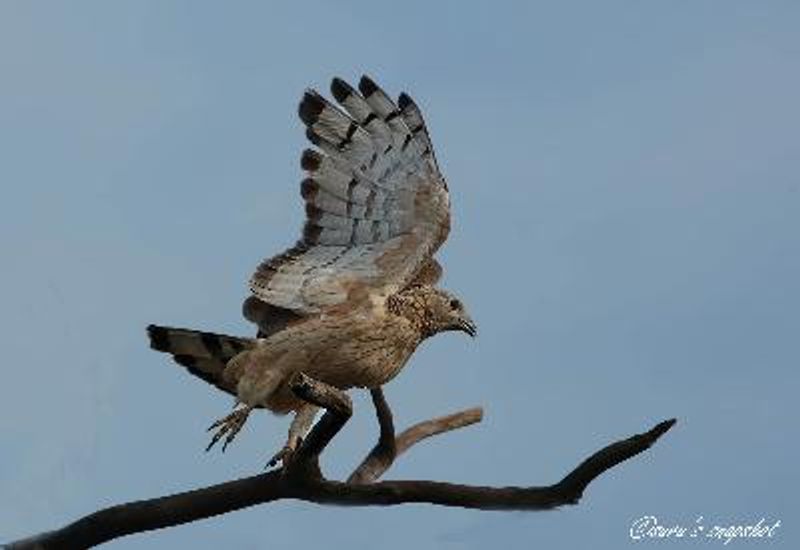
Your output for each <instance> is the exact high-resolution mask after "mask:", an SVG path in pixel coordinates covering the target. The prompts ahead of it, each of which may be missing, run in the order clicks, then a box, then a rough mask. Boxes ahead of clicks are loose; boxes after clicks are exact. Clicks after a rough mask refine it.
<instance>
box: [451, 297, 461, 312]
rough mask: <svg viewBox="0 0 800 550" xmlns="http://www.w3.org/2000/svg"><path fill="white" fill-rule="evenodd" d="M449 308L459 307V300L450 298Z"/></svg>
mask: <svg viewBox="0 0 800 550" xmlns="http://www.w3.org/2000/svg"><path fill="white" fill-rule="evenodd" d="M450 309H461V301H460V300H456V299H455V298H453V299H452V300H450Z"/></svg>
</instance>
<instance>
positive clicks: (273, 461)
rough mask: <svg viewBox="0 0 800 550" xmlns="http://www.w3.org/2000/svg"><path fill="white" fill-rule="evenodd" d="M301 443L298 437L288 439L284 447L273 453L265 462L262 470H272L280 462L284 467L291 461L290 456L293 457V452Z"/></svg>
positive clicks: (301, 440)
mask: <svg viewBox="0 0 800 550" xmlns="http://www.w3.org/2000/svg"><path fill="white" fill-rule="evenodd" d="M302 442H303V439H302V438H300V437H298V438H290V439H289V440H288V441H287V442H286V445H284V446H283V448H282V449H281V450H280V451H278V452H277V453H275V454H274V455H273V456H272V458H270V459H269V462H267V464H266V466H264V469H265V470H266V469H267V468H273V467H275V466H277V465H278V462H281V463H282V464H283V465H284V466H286V465H287V464H289V462H291V460H292V456H294V453H295V451H296V450H297V448H298V447H299V446H300V443H302Z"/></svg>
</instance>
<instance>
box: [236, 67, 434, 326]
mask: <svg viewBox="0 0 800 550" xmlns="http://www.w3.org/2000/svg"><path fill="white" fill-rule="evenodd" d="M331 93H332V95H333V97H334V99H335V100H336V101H337V102H338V103H339V105H340V106H341V108H340V107H337V106H335V105H333V104H332V103H330V102H329V101H327V100H326V99H325V98H324V97H322V96H321V95H320V94H318V93H317V92H316V91H314V90H307V91H306V93H305V94H304V95H303V98H302V100H301V102H300V105H299V108H298V114H299V116H300V119H301V120H302V121H303V123H304V124H305V126H306V135H307V137H308V139H309V141H311V143H312V144H313V145H315V146H316V147H317V149H307V150H306V151H304V152H303V154H302V156H301V160H300V164H301V166H302V168H303V169H304V170H306V171H307V172H308V177H307V178H306V179H304V180H303V182H302V183H301V186H300V193H301V196H302V198H303V200H304V201H305V204H306V223H305V226H304V228H303V234H302V238H301V239H300V240H299V241H298V243H297V244H296V245H295V246H294V247H292V248H290V249H289V250H287V251H285V252H283V253H282V254H279V255H277V256H273V257H271V258H268V259H267V260H265V261H264V262H262V264H261V265H260V266H259V267H258V269H257V270H256V272H255V274H254V275H253V276H252V278H251V280H250V288H251V291H252V292H253V295H254V296H255V297H256V298H258V299H259V300H262V301H263V302H266V303H268V304H271V305H273V306H277V307H279V308H285V309H288V310H291V311H293V312H295V313H298V314H310V313H315V312H319V311H321V310H323V309H325V308H327V307H330V306H336V305H339V304H343V303H348V302H352V301H355V300H358V299H363V298H364V297H366V296H368V295H369V294H370V293H373V292H387V291H388V292H391V291H393V290H396V289H399V288H402V287H405V286H408V285H409V284H412V283H414V282H415V281H419V280H428V279H431V276H430V274H429V271H430V269H431V266H436V267H438V263H436V262H435V260H433V258H432V256H433V254H434V253H435V252H436V250H437V249H438V248H439V246H441V244H442V243H443V242H444V240H445V239H446V238H447V234H448V232H449V228H450V202H449V195H448V192H447V186H446V184H445V181H444V177H443V176H442V175H441V173H440V172H439V169H438V166H437V164H436V159H435V156H434V153H433V147H432V144H431V141H430V136H429V135H428V131H427V128H426V126H425V123H424V120H423V119H422V114H421V112H420V110H419V108H418V107H417V105H416V104H415V103H414V102H413V100H411V98H409V97H408V96H407V95H406V94H401V96H400V98H399V106H398V105H396V104H395V103H394V102H393V101H392V100H391V98H389V96H388V95H387V94H386V92H384V91H383V90H382V89H381V88H380V87H378V86H377V84H375V82H374V81H372V80H371V79H370V78H369V77H366V76H365V77H362V79H361V81H360V82H359V86H358V90H356V89H355V88H353V87H352V86H350V85H349V84H347V83H346V82H345V81H343V80H341V79H339V78H335V79H334V80H333V82H332V84H331ZM432 262H433V263H432ZM426 273H428V275H426ZM440 273H441V269H438V272H437V273H436V276H435V277H433V278H432V279H433V280H435V279H438V275H439V274H440ZM420 277H421V279H420Z"/></svg>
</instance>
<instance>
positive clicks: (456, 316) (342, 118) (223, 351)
mask: <svg viewBox="0 0 800 550" xmlns="http://www.w3.org/2000/svg"><path fill="white" fill-rule="evenodd" d="M331 93H332V95H333V97H334V98H335V99H336V101H337V102H338V103H339V106H340V107H337V106H334V105H333V104H332V103H330V102H328V101H327V100H326V99H325V98H323V97H322V96H321V95H320V94H319V93H317V92H316V91H314V90H307V91H306V92H305V94H304V95H303V98H302V100H301V102H300V105H299V115H300V119H301V120H302V121H303V123H304V124H305V126H306V135H307V137H308V139H309V141H310V142H311V143H312V144H313V145H314V146H315V148H314V149H306V150H305V151H304V152H303V153H302V156H301V161H300V164H301V166H302V168H303V169H304V170H305V171H306V172H307V177H306V179H304V180H303V182H302V184H301V185H300V193H301V195H302V198H303V199H304V201H305V210H306V221H305V226H304V228H303V232H302V237H301V238H300V240H299V241H298V242H297V243H296V244H295V245H294V246H293V247H292V248H290V249H288V250H286V251H285V252H283V253H281V254H278V255H276V256H272V257H270V258H268V259H266V260H264V261H263V262H262V263H261V265H259V266H258V268H257V270H256V272H255V274H253V276H252V277H251V279H250V290H251V291H252V296H251V297H250V298H248V299H247V300H246V301H245V303H244V307H243V309H244V314H245V316H246V317H247V318H248V319H249V320H251V321H253V322H254V323H256V324H257V325H258V326H259V334H258V337H256V338H239V337H233V336H225V335H221V334H214V333H209V332H202V331H197V330H188V329H178V328H170V327H162V326H156V325H151V326H149V327H148V333H149V337H150V345H151V347H152V348H153V349H155V350H158V351H163V352H167V353H170V354H172V355H173V357H174V359H175V360H176V362H177V363H179V364H180V365H183V366H185V367H186V368H187V369H188V370H189V372H191V373H192V374H194V375H196V376H199V377H200V378H202V379H203V380H205V381H207V382H209V383H211V384H213V385H214V386H216V387H217V388H219V389H221V390H223V391H226V392H228V393H230V394H233V395H234V396H235V397H236V399H237V405H236V406H235V408H234V411H233V412H232V413H231V414H229V415H228V416H225V417H224V418H221V419H220V420H218V421H217V422H215V423H214V424H212V426H211V428H209V429H210V430H211V429H215V430H216V433H215V434H214V436H213V438H212V441H211V443H210V444H209V448H210V447H211V446H213V445H214V443H216V442H217V441H218V440H219V439H220V438H222V437H225V441H224V444H223V449H224V448H225V446H227V444H228V443H230V442H231V441H232V440H233V439H234V437H235V436H236V434H237V433H238V432H239V430H240V429H241V428H242V426H243V424H244V423H245V421H246V419H247V417H248V415H249V414H250V413H251V411H252V410H253V409H255V408H260V407H264V408H266V409H268V410H270V411H272V412H274V413H278V414H287V413H289V412H294V413H295V418H294V420H293V421H292V424H291V427H290V429H289V438H288V441H287V442H286V445H285V446H284V447H283V449H282V450H281V451H279V453H278V454H277V455H276V456H275V457H274V458H273V461H272V462H273V463H274V462H275V461H277V460H278V459H284V460H286V459H287V458H288V457H289V456H291V453H292V452H293V450H295V449H296V447H297V445H298V444H299V442H300V441H301V440H302V438H303V437H304V435H305V433H306V432H307V431H308V429H309V428H310V427H311V424H312V422H313V418H314V415H315V413H316V412H317V411H316V407H314V406H313V405H310V404H308V403H305V402H303V401H302V400H300V399H299V398H297V397H296V396H295V395H294V394H293V393H292V391H291V389H290V388H289V387H288V382H289V380H290V378H291V377H292V375H293V374H294V373H296V372H298V371H301V372H303V373H305V374H306V375H308V376H310V377H312V378H314V379H317V380H319V381H322V382H325V383H327V384H330V385H333V386H335V387H337V388H340V389H348V388H353V387H364V388H377V387H379V386H381V385H383V384H385V383H386V382H388V381H389V380H391V379H392V378H394V377H395V376H396V375H397V374H398V373H399V372H400V370H401V369H402V368H403V366H404V365H405V364H406V362H407V361H408V359H409V358H410V357H411V355H412V353H413V352H414V350H415V349H416V348H417V346H418V345H419V344H420V343H421V342H422V341H423V340H424V339H426V338H429V337H430V336H433V335H435V334H437V333H439V332H443V331H451V330H456V331H463V332H465V333H467V334H469V335H471V336H473V337H474V336H475V333H476V326H475V323H474V322H473V321H472V319H471V318H470V317H469V315H468V314H467V312H466V309H465V307H464V304H463V303H462V301H461V300H459V299H458V298H457V297H456V296H455V295H453V294H452V293H450V292H448V291H446V290H443V289H441V288H438V287H436V286H435V285H436V283H437V282H438V281H439V279H440V277H441V274H442V268H441V266H440V265H439V263H438V262H437V261H436V260H435V259H434V254H435V253H436V251H437V250H438V249H439V247H440V246H441V245H442V243H443V242H444V241H445V239H446V238H447V235H448V233H449V231H450V199H449V193H448V188H447V183H446V182H445V179H444V177H443V176H442V174H441V172H440V171H439V167H438V165H437V162H436V156H435V154H434V151H433V146H432V143H431V139H430V136H429V134H428V130H427V128H426V126H425V122H424V120H423V118H422V114H421V112H420V109H419V108H418V107H417V105H416V103H415V102H414V101H413V100H412V99H411V98H410V97H409V96H408V95H406V94H405V93H403V94H401V95H400V96H399V98H398V101H397V103H395V102H394V101H392V99H391V98H390V97H389V96H388V95H387V94H386V93H385V92H384V91H383V90H382V89H381V88H380V87H378V86H377V85H376V84H375V82H373V81H372V80H371V79H370V78H369V77H367V76H364V77H362V78H361V80H360V82H359V85H358V90H356V89H354V88H353V87H352V86H350V85H349V84H347V83H346V82H345V81H343V80H341V79H339V78H335V79H333V82H332V84H331Z"/></svg>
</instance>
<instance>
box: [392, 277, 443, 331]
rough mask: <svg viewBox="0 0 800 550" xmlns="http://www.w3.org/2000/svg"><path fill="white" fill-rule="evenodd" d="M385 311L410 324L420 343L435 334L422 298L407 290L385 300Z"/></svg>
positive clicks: (412, 290) (419, 294)
mask: <svg viewBox="0 0 800 550" xmlns="http://www.w3.org/2000/svg"><path fill="white" fill-rule="evenodd" d="M386 309H387V310H388V311H389V313H391V314H394V315H397V316H399V317H402V318H404V319H406V320H407V321H409V322H410V323H411V326H412V327H413V328H414V330H416V331H417V332H418V333H419V338H420V341H421V340H424V339H425V338H429V337H431V336H433V335H434V334H436V332H437V331H436V327H435V325H434V322H433V315H432V314H431V311H430V308H429V307H428V305H427V303H426V301H425V298H424V296H422V295H421V293H419V292H417V291H415V289H409V290H405V291H402V292H398V293H397V294H392V295H391V296H389V298H387V300H386Z"/></svg>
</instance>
